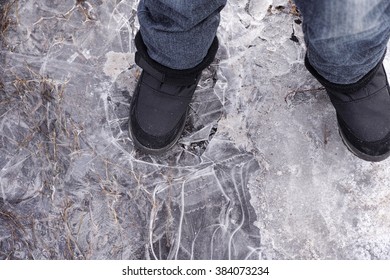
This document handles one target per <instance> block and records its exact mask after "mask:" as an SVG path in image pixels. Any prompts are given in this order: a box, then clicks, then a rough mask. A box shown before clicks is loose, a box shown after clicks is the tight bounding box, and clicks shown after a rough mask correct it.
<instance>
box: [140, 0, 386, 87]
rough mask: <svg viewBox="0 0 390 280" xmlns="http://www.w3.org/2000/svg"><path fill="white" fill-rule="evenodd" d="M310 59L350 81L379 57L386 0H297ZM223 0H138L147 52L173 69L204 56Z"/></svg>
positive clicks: (336, 78) (327, 74)
mask: <svg viewBox="0 0 390 280" xmlns="http://www.w3.org/2000/svg"><path fill="white" fill-rule="evenodd" d="M295 2H296V4H297V6H298V8H299V9H300V11H301V13H302V16H303V31H304V36H305V42H306V46H307V56H308V59H309V62H310V64H311V65H312V66H313V67H314V68H315V69H316V70H317V72H318V73H319V74H320V75H322V76H323V77H324V78H325V79H327V80H328V81H330V82H333V83H337V84H351V83H354V82H356V81H358V80H359V79H361V78H362V77H363V76H364V75H365V74H367V73H368V72H369V71H370V70H371V69H373V68H374V67H375V66H376V65H377V64H378V63H380V62H381V59H383V57H384V54H385V52H386V46H387V42H388V40H389V37H390V1H389V0H344V1H340V0H326V1H325V0H295ZM225 4H226V0H141V1H140V4H139V7H138V18H139V22H140V32H141V34H142V37H143V39H144V41H145V45H146V46H147V48H148V54H149V55H150V56H151V58H153V59H154V60H155V61H157V62H159V63H160V64H162V65H164V66H167V67H169V68H173V69H188V68H192V67H194V66H196V65H197V64H199V63H200V62H201V61H202V59H203V58H204V57H205V55H206V53H207V50H208V48H209V47H210V45H211V42H212V40H213V38H214V37H215V35H216V32H217V28H218V25H219V13H220V11H221V10H222V8H223V7H224V5H225Z"/></svg>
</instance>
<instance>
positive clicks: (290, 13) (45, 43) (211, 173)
mask: <svg viewBox="0 0 390 280" xmlns="http://www.w3.org/2000/svg"><path fill="white" fill-rule="evenodd" d="M3 2H4V1H2V3H3ZM75 2H76V1H75ZM75 2H73V1H59V0H55V1H48V0H47V1H39V2H37V1H31V0H19V1H17V2H13V1H10V2H7V1H5V2H4V4H3V15H5V16H6V17H3V19H4V20H3V21H2V22H1V23H0V24H1V29H2V34H1V36H2V37H1V40H2V42H3V47H2V50H1V58H0V59H1V60H0V61H1V68H0V69H1V80H0V81H1V88H0V90H1V95H0V104H1V106H0V168H1V169H0V186H1V188H0V258H1V259H7V258H10V259H15V258H20V259H27V258H34V259H259V258H265V259H317V258H320V259H335V258H336V259H356V258H358V259H366V258H373V259H388V258H390V214H389V213H390V188H389V185H390V183H389V175H388V174H390V173H389V171H390V168H389V167H390V165H389V163H388V161H385V162H383V163H379V164H372V163H366V162H362V161H360V160H358V159H356V158H355V157H353V156H352V155H350V153H349V152H348V151H347V150H346V149H345V147H344V146H343V144H342V142H341V140H340V138H339V136H338V132H337V125H336V121H335V116H334V111H333V108H332V107H331V105H330V102H329V100H328V98H327V97H326V95H325V93H324V91H323V89H322V88H321V87H320V85H319V84H318V83H317V82H316V81H315V80H314V79H313V78H312V77H311V76H310V75H309V74H308V72H307V71H306V70H305V68H304V66H303V62H302V60H303V57H304V53H305V49H304V45H303V37H302V32H301V29H300V24H299V21H297V19H298V17H297V15H295V10H294V9H293V7H292V6H291V3H289V1H287V0H286V1H276V0H275V1H269V0H268V1H248V3H242V1H238V0H232V1H230V2H229V4H228V5H227V7H226V8H225V9H224V10H223V12H222V15H221V16H222V22H221V27H220V30H219V38H220V42H221V47H220V50H219V52H218V55H217V59H216V60H215V62H214V63H213V64H212V65H211V66H210V67H209V68H208V69H207V70H205V71H204V75H203V77H202V80H201V82H200V84H199V87H198V90H197V92H196V94H195V97H194V101H193V103H192V104H191V110H190V117H189V121H188V123H187V125H186V128H185V131H184V135H183V137H182V138H181V139H180V141H179V143H178V144H177V145H176V146H175V147H174V148H173V150H172V151H170V152H169V153H167V154H166V155H164V156H161V157H154V156H148V155H144V154H141V153H139V152H137V151H136V150H134V148H133V144H132V141H131V139H130V138H129V136H128V125H127V121H128V114H129V104H130V100H131V95H132V92H133V90H134V88H135V84H136V79H137V77H138V76H139V74H140V69H139V68H138V67H137V66H136V65H135V64H134V52H135V48H134V45H133V41H132V40H133V38H134V36H135V34H136V32H137V30H138V23H137V20H136V7H137V3H136V1H133V0H123V1H97V0H96V1H78V3H80V4H76V3H75ZM12 3H14V4H13V5H11V4H12ZM270 5H272V7H270ZM16 11H17V12H16ZM8 19H9V20H8ZM292 35H293V36H292ZM389 61H390V60H389V56H388V57H387V58H386V62H385V63H386V66H389V63H388V62H389Z"/></svg>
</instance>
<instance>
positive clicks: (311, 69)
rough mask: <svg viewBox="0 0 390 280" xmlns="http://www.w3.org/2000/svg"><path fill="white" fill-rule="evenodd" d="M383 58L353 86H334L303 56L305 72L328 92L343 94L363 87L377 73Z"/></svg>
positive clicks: (334, 84)
mask: <svg viewBox="0 0 390 280" xmlns="http://www.w3.org/2000/svg"><path fill="white" fill-rule="evenodd" d="M384 58H385V55H383V57H382V59H381V60H380V62H379V63H378V64H377V65H376V66H375V67H374V68H373V69H371V71H370V72H368V73H367V74H366V75H365V76H364V77H363V78H361V79H360V80H359V81H357V82H355V83H353V84H336V83H332V82H330V81H328V80H327V79H325V78H324V77H322V76H321V75H320V74H319V73H318V72H317V70H316V69H314V67H313V66H312V65H311V64H310V62H309V59H308V57H307V54H306V56H305V66H306V68H307V70H308V71H309V72H310V73H311V74H312V75H313V76H314V77H315V78H316V79H317V80H318V81H319V82H320V83H321V84H322V85H323V86H324V87H325V88H326V89H328V90H334V91H339V92H345V93H352V92H356V91H358V90H359V89H361V88H363V87H365V86H366V85H367V84H368V83H369V82H370V81H371V80H372V78H373V77H374V75H375V73H376V72H377V71H378V69H379V68H380V67H381V65H382V62H383V59H384Z"/></svg>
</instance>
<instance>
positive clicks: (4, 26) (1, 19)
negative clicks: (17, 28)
mask: <svg viewBox="0 0 390 280" xmlns="http://www.w3.org/2000/svg"><path fill="white" fill-rule="evenodd" d="M17 3H18V1H17V0H14V1H10V2H8V3H7V4H5V5H4V6H3V7H2V8H1V10H0V41H1V42H2V45H3V46H4V45H5V46H6V45H7V39H6V38H7V36H6V34H7V32H8V31H9V29H10V27H11V26H12V25H14V24H15V21H14V20H13V19H12V18H11V16H10V15H11V13H12V9H13V8H15V7H17Z"/></svg>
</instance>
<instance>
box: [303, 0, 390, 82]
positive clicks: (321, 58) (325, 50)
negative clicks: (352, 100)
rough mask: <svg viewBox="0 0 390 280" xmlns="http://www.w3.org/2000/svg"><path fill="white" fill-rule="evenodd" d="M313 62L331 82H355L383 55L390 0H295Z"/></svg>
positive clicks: (389, 25)
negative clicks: (301, 17) (300, 14)
mask: <svg viewBox="0 0 390 280" xmlns="http://www.w3.org/2000/svg"><path fill="white" fill-rule="evenodd" d="M295 2H296V4H297V6H298V8H299V9H300V11H301V13H302V16H303V31H304V34H305V42H306V46H307V50H308V52H307V56H308V59H309V62H310V64H311V65H312V66H313V67H314V68H315V69H316V70H317V72H318V73H319V74H320V75H321V76H323V77H324V78H325V79H327V80H328V81H330V82H333V83H337V84H352V83H355V82H357V81H358V80H359V79H361V78H362V77H363V76H364V75H365V74H367V73H368V72H369V71H370V70H371V69H373V68H374V67H375V66H376V65H377V64H378V63H379V62H380V61H381V59H382V58H383V56H384V54H385V52H386V46H387V42H388V40H389V36H390V1H389V0H343V1H340V0H326V1H323V0H318V1H315V0H313V1H308V0H295Z"/></svg>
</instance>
